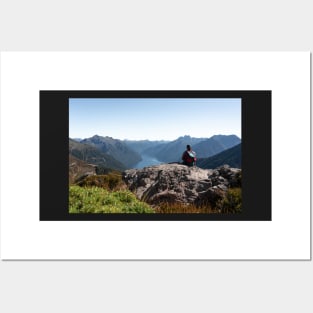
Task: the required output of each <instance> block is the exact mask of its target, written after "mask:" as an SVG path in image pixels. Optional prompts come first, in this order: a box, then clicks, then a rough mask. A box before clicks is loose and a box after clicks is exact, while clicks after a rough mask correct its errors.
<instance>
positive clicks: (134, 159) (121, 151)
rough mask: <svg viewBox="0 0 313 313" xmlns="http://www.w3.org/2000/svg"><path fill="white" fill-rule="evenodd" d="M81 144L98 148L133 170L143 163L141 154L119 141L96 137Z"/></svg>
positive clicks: (84, 140)
mask: <svg viewBox="0 0 313 313" xmlns="http://www.w3.org/2000/svg"><path fill="white" fill-rule="evenodd" d="M80 143H81V144H88V145H90V146H92V147H95V148H97V149H98V150H100V151H101V152H103V153H106V154H108V155H110V156H111V157H113V158H114V159H115V160H117V161H119V162H121V163H122V164H124V165H125V166H126V167H127V168H131V167H133V166H134V165H136V164H137V163H138V162H139V161H141V156H140V154H139V153H137V152H135V151H134V150H132V149H131V148H130V147H129V146H128V145H127V144H126V143H125V142H123V141H122V140H119V139H114V138H112V137H108V136H106V137H101V136H98V135H95V136H93V137H91V138H87V139H83V140H81V141H80Z"/></svg>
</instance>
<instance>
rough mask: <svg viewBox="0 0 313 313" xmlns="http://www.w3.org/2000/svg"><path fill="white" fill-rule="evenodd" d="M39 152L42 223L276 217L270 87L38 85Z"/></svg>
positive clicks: (267, 218) (263, 218) (264, 218)
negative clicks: (186, 156)
mask: <svg viewBox="0 0 313 313" xmlns="http://www.w3.org/2000/svg"><path fill="white" fill-rule="evenodd" d="M55 120H58V127H57V129H55V127H54V123H55ZM51 129H54V131H53V132H51ZM175 130H176V137H175V134H174V132H175ZM71 132H73V133H72V134H71ZM223 132H224V133H223ZM131 133H132V134H133V136H135V137H128V138H127V136H131ZM84 134H89V136H90V138H87V136H86V135H84ZM98 134H101V135H98ZM115 134H116V135H115ZM187 134H192V136H190V135H187ZM123 136H124V137H123ZM149 136H150V137H149ZM197 136H198V137H197ZM78 137H82V138H78ZM117 137H119V138H117ZM73 138H74V139H73ZM136 139H137V140H136ZM68 140H69V142H68ZM190 144H193V149H194V150H195V151H196V152H194V150H192V151H193V153H195V154H196V160H195V161H194V162H193V163H192V166H190V165H189V166H188V164H185V163H184V161H183V160H182V159H181V156H182V154H183V152H184V150H185V149H186V148H185V147H186V146H187V145H189V146H190ZM40 149H41V151H40V182H41V184H40V186H41V188H40V201H41V202H40V220H142V221H144V220H159V221H164V220H187V221H188V220H199V221H202V220H271V91H197V90H193V91H185V90H184V91H40ZM51 151H58V158H55V157H53V158H52V155H51ZM52 159H53V161H52ZM210 162H211V163H210ZM212 162H213V163H212ZM228 163H229V164H228ZM51 189H54V190H55V191H57V192H56V194H57V196H55V197H54V198H53V199H51V197H50V190H51ZM103 189H105V191H104V190H103ZM258 193H260V194H262V197H260V198H257V197H255V195H256V194H258ZM132 194H133V195H134V196H133V195H132ZM137 200H140V201H137Z"/></svg>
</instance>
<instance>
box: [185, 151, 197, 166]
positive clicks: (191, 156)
mask: <svg viewBox="0 0 313 313" xmlns="http://www.w3.org/2000/svg"><path fill="white" fill-rule="evenodd" d="M195 161H196V154H195V153H194V152H193V151H187V159H186V162H188V163H193V162H195Z"/></svg>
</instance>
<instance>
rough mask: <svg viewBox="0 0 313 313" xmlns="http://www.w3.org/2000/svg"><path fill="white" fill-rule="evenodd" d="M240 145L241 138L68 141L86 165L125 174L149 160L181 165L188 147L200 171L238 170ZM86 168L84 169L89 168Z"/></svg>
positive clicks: (73, 152) (104, 138) (223, 136)
mask: <svg viewBox="0 0 313 313" xmlns="http://www.w3.org/2000/svg"><path fill="white" fill-rule="evenodd" d="M240 143H241V140H240V138H239V137H237V136H235V135H214V136H211V137H209V138H194V137H191V136H188V135H185V136H181V137H179V138H177V139H176V140H173V141H162V140H161V141H149V140H138V141H136V140H119V139H114V138H112V137H108V136H105V137H103V136H99V135H95V136H93V137H90V138H85V139H80V141H79V142H78V141H75V140H73V139H69V153H70V155H71V156H73V157H75V158H76V159H79V160H82V161H84V162H85V163H86V164H87V165H88V164H89V165H90V164H93V165H96V166H97V168H98V170H99V168H102V169H104V170H106V169H115V170H119V171H123V170H125V169H129V168H134V167H136V165H137V164H138V163H139V162H140V161H141V160H142V158H145V157H147V156H148V158H149V157H151V158H155V159H157V160H159V161H160V162H163V163H171V162H181V156H182V153H183V152H184V151H185V150H186V145H188V144H189V145H191V146H192V149H193V150H194V151H195V152H196V153H197V159H198V162H197V165H198V166H199V167H203V168H215V167H217V166H220V165H223V164H229V165H230V166H233V167H239V166H238V164H240V163H241V145H240ZM232 149H233V150H232ZM219 154H221V155H219ZM211 157H212V158H211ZM221 162H222V163H221ZM76 163H77V162H76ZM86 164H83V165H81V166H83V167H84V168H87V165H86Z"/></svg>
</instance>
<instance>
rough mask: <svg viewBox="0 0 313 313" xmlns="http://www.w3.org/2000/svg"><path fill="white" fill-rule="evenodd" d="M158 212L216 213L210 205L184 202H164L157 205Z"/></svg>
mask: <svg viewBox="0 0 313 313" xmlns="http://www.w3.org/2000/svg"><path fill="white" fill-rule="evenodd" d="M156 213H165V214H166V213H167V214H177V213H189V214H191V213H195V214H199V213H203V214H210V213H216V211H215V210H213V209H212V207H211V206H210V205H206V206H196V205H194V204H189V205H187V204H183V203H162V204H160V205H158V207H156Z"/></svg>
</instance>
